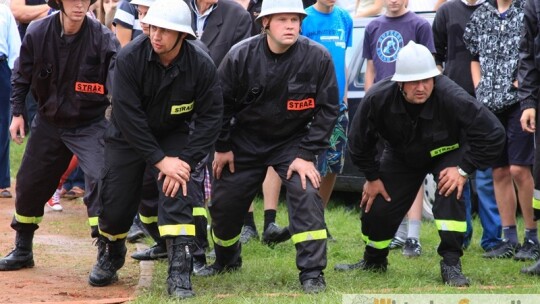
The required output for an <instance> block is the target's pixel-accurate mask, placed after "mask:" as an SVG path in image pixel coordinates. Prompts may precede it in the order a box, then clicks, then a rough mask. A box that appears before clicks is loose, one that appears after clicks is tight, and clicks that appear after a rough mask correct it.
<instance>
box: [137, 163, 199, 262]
mask: <svg viewBox="0 0 540 304" xmlns="http://www.w3.org/2000/svg"><path fill="white" fill-rule="evenodd" d="M205 165H206V158H205V159H203V160H202V161H201V162H199V164H198V165H197V167H196V168H195V169H194V170H193V171H192V173H191V177H190V178H191V179H192V180H193V182H194V183H195V184H196V185H197V187H196V189H195V192H194V193H193V197H194V201H193V202H192V203H193V221H194V223H195V244H197V246H196V247H197V248H196V249H195V251H193V252H192V255H193V257H194V258H196V259H198V260H199V261H205V260H206V256H205V251H206V249H207V248H208V229H207V226H208V215H207V212H206V208H205V206H204V169H205V167H204V166H205ZM194 188H195V187H194ZM159 192H160V191H159V189H158V186H157V182H156V178H155V175H154V173H153V170H152V167H151V166H149V165H147V167H146V169H145V171H144V178H143V184H142V191H141V203H140V205H139V218H140V219H141V223H142V224H143V226H144V228H145V229H146V231H148V233H149V234H150V236H151V237H152V238H153V239H154V241H156V242H164V241H165V240H164V239H162V238H161V237H160V235H159V229H158V205H159V203H158V202H159Z"/></svg>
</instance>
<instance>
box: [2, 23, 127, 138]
mask: <svg viewBox="0 0 540 304" xmlns="http://www.w3.org/2000/svg"><path fill="white" fill-rule="evenodd" d="M70 40H71V41H70ZM119 48H120V44H119V43H118V40H116V37H115V36H114V34H113V33H112V32H111V31H110V30H109V29H107V28H106V27H104V26H103V25H101V24H100V23H99V22H98V21H97V20H93V19H92V18H88V17H86V18H85V20H84V23H83V25H82V27H81V30H80V31H79V32H78V33H77V34H75V35H74V36H73V37H66V36H65V35H62V26H61V24H60V13H56V14H53V15H50V16H48V17H46V18H43V19H40V20H37V21H33V22H32V23H30V26H29V27H28V30H27V32H26V35H25V36H24V39H23V43H22V47H21V52H20V57H19V59H18V63H16V64H15V69H14V72H13V76H12V86H13V92H12V95H11V96H12V97H11V103H12V107H13V114H22V113H23V112H24V108H25V105H24V103H25V99H26V94H27V93H28V90H31V92H32V95H33V96H34V98H35V99H36V101H37V103H38V107H39V108H38V112H39V114H40V116H41V117H42V118H44V119H46V120H47V121H48V122H49V123H51V124H53V125H55V126H57V127H66V128H70V127H77V126H81V125H86V124H88V123H89V122H92V121H95V120H98V119H101V118H103V117H104V115H105V109H106V108H107V107H108V106H109V104H110V102H109V99H108V98H107V95H108V94H110V92H109V90H110V86H109V83H108V81H110V77H111V76H112V71H113V69H114V59H115V57H116V52H117V50H118V49H119Z"/></svg>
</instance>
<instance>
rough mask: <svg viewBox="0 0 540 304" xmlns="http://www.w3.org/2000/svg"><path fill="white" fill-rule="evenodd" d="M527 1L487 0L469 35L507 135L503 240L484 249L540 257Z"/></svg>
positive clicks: (478, 73)
mask: <svg viewBox="0 0 540 304" xmlns="http://www.w3.org/2000/svg"><path fill="white" fill-rule="evenodd" d="M524 5H525V0H497V1H487V2H485V3H484V4H482V5H481V6H480V7H479V8H478V9H476V11H474V13H473V14H472V15H471V19H470V21H469V23H468V24H467V26H466V28H465V34H464V35H463V40H464V41H465V45H466V46H467V49H468V50H469V51H470V52H471V54H472V56H473V60H472V62H471V74H472V79H473V83H474V85H475V87H476V98H477V99H478V101H479V102H481V103H482V104H484V105H485V106H486V107H487V108H489V109H490V110H491V111H492V112H493V113H494V114H495V115H496V116H497V118H499V120H500V121H501V123H502V124H503V126H504V127H505V129H506V137H507V138H506V146H505V149H504V153H503V154H501V157H500V159H499V160H498V161H497V162H496V163H495V164H494V166H493V167H492V169H493V186H494V190H495V198H496V199H497V206H498V208H499V214H500V216H501V222H502V230H503V241H502V242H501V243H499V244H498V245H497V246H496V247H495V248H494V249H493V250H491V251H489V252H486V253H484V255H483V256H484V257H485V258H512V257H513V258H514V259H516V260H536V259H538V258H539V257H540V246H539V244H538V232H537V228H536V223H535V222H534V220H533V208H532V199H533V190H534V181H533V177H532V173H531V169H530V167H531V166H532V165H533V162H534V135H533V134H531V133H529V132H525V131H524V130H523V129H522V127H521V123H520V117H521V109H520V104H519V99H518V96H517V91H518V83H517V71H518V61H519V50H518V49H517V47H516V46H518V45H519V40H520V34H521V32H522V28H523V15H524V13H523V6H524ZM493 37H497V39H493ZM516 188H517V197H516ZM518 202H519V205H520V207H521V214H522V216H523V222H524V226H525V236H524V239H523V244H522V245H520V244H519V239H518V233H517V226H516V209H517V203H518Z"/></svg>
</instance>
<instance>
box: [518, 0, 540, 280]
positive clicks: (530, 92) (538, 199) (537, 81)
mask: <svg viewBox="0 0 540 304" xmlns="http://www.w3.org/2000/svg"><path fill="white" fill-rule="evenodd" d="M539 9H540V1H538V0H531V1H527V3H526V4H525V8H524V13H525V15H524V17H523V21H524V22H523V24H524V30H523V35H522V36H521V41H520V44H519V59H520V64H519V70H518V82H519V91H518V97H519V99H520V101H521V109H522V114H521V127H522V129H523V130H524V131H526V132H529V133H534V134H535V141H536V142H537V143H539V142H540V131H539V130H538V129H537V126H538V125H539V124H540V123H539V121H540V120H539V119H540V115H539V114H538V97H539V91H538V90H539V88H540V70H539V69H538V67H539V66H540V53H539V51H538V43H537V41H538V40H539V38H540V31H538V26H539V25H540V23H539V22H540V20H538V11H539ZM534 156H535V160H534V166H533V177H534V194H533V195H534V196H533V208H534V210H533V211H534V220H535V221H536V222H537V224H538V220H539V219H540V149H535V154H534ZM521 273H525V274H531V275H536V276H538V275H540V260H538V261H536V262H535V263H534V264H532V265H531V266H529V267H524V268H522V269H521Z"/></svg>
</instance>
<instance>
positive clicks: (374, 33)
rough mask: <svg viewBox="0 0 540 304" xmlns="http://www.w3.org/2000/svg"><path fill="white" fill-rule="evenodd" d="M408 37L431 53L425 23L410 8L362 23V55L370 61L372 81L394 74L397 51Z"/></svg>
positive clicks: (405, 42)
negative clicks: (395, 15) (402, 12)
mask: <svg viewBox="0 0 540 304" xmlns="http://www.w3.org/2000/svg"><path fill="white" fill-rule="evenodd" d="M411 40H412V41H414V42H416V43H418V44H422V45H424V46H426V47H427V48H428V49H429V50H430V51H431V52H432V53H435V46H434V44H433V32H432V31H431V26H430V25H429V22H428V21H427V20H426V19H424V18H422V17H419V16H417V15H416V14H415V13H413V12H410V11H409V12H407V13H405V14H404V15H401V16H399V17H388V16H380V17H377V18H375V19H374V20H373V21H371V22H370V23H369V24H368V25H367V26H366V32H365V36H364V45H363V57H364V58H366V59H368V60H373V65H374V67H375V71H376V75H375V80H374V82H378V81H379V80H381V79H383V78H386V77H388V76H391V75H394V72H395V70H396V63H395V62H396V59H397V54H398V52H399V50H400V49H401V48H402V47H404V46H405V45H407V43H409V41H411Z"/></svg>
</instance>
